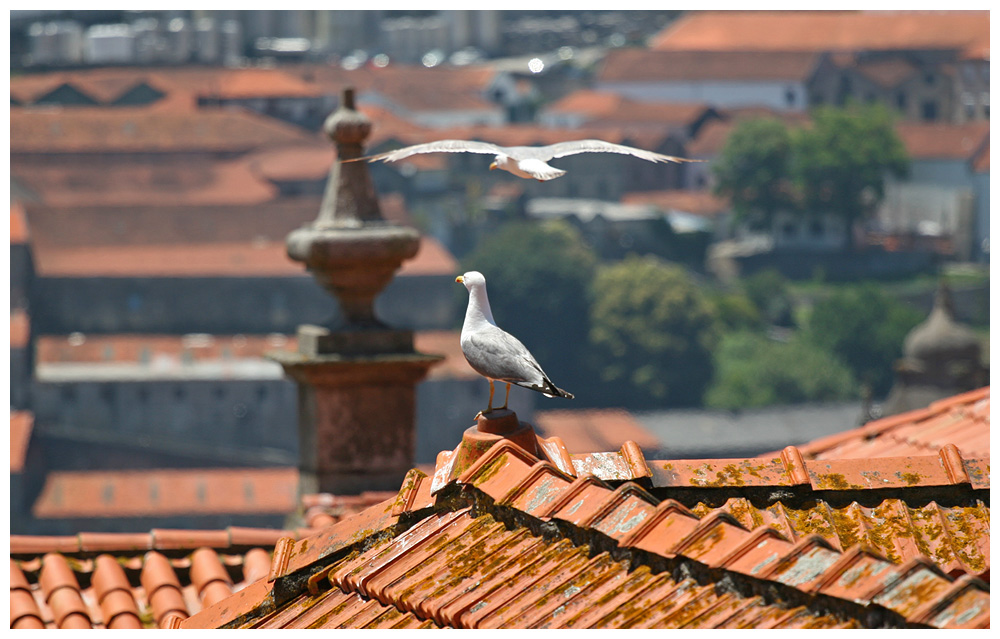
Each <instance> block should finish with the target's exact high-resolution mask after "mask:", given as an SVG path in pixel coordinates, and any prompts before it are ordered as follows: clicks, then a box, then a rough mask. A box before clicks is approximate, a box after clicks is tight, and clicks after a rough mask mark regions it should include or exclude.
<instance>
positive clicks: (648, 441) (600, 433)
mask: <svg viewBox="0 0 1000 639" xmlns="http://www.w3.org/2000/svg"><path fill="white" fill-rule="evenodd" d="M535 426H536V427H537V429H538V432H539V434H541V435H543V436H545V437H559V438H560V439H561V440H562V441H563V443H564V444H566V448H567V450H569V451H572V452H573V453H593V452H598V451H602V450H613V449H614V448H615V446H616V445H617V444H618V442H621V441H625V440H631V441H634V442H635V443H637V444H638V445H639V447H640V448H641V449H643V450H644V451H647V452H649V453H655V452H656V451H658V450H659V449H660V448H661V446H662V444H661V442H660V440H659V439H657V437H656V436H655V435H653V434H652V433H650V432H649V431H648V430H646V429H645V428H644V427H643V425H642V424H640V423H639V422H638V421H637V420H636V419H635V418H634V417H632V415H630V414H629V413H628V412H627V411H624V410H618V409H604V410H546V411H539V412H536V413H535Z"/></svg>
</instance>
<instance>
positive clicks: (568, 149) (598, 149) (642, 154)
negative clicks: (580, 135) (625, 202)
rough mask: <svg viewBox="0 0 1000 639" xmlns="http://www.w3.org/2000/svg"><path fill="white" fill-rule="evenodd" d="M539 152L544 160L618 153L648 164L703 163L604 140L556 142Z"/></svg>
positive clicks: (541, 148) (540, 149)
mask: <svg viewBox="0 0 1000 639" xmlns="http://www.w3.org/2000/svg"><path fill="white" fill-rule="evenodd" d="M539 151H540V152H544V156H542V159H545V160H551V159H552V158H562V157H566V156H567V155H576V154H577V153H618V154H621V155H632V156H635V157H637V158H642V159H643V160H648V161H650V162H703V160H690V159H688V158H679V157H675V156H673V155H663V154H662V153H653V152H652V151H646V150H644V149H637V148H635V147H634V146H625V145H624V144H614V143H613V142H605V141H604V140H573V141H571V142H557V143H555V144H550V145H548V146H543V147H540V148H539Z"/></svg>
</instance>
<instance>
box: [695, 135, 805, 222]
mask: <svg viewBox="0 0 1000 639" xmlns="http://www.w3.org/2000/svg"><path fill="white" fill-rule="evenodd" d="M791 157H792V136H791V134H790V133H789V131H788V129H787V128H786V127H785V125H784V124H782V123H781V122H779V121H778V120H775V119H771V118H764V119H759V120H748V121H746V122H744V123H742V124H740V125H739V126H738V127H736V129H734V130H733V132H732V133H731V134H730V135H729V138H728V139H727V140H726V144H725V146H724V147H723V149H722V152H721V153H720V155H719V159H718V160H716V161H715V162H714V163H713V164H712V171H713V173H714V174H715V178H716V180H717V182H716V187H715V192H716V193H718V194H719V195H723V196H726V197H728V198H729V199H730V201H732V203H733V208H734V209H735V211H736V213H737V215H739V216H740V217H741V218H742V219H745V220H748V221H749V222H751V223H755V224H767V225H769V224H770V222H771V219H772V217H773V216H774V214H775V213H776V212H777V211H779V210H781V209H783V208H787V207H789V206H790V205H791V203H792V192H791V183H790V175H791V172H790V168H789V162H790V161H791Z"/></svg>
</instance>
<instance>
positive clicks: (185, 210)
mask: <svg viewBox="0 0 1000 639" xmlns="http://www.w3.org/2000/svg"><path fill="white" fill-rule="evenodd" d="M319 207H320V198H319V197H315V198H313V197H301V198H283V199H281V200H277V201H274V202H266V203H262V204H256V205H254V206H251V207H247V206H243V205H235V204H219V205H212V206H181V205H172V206H160V205H158V204H157V203H155V202H151V203H147V204H136V205H129V206H121V207H117V206H60V207H49V206H44V205H36V204H31V205H28V206H27V215H28V220H29V223H30V224H31V228H32V246H33V248H34V247H39V246H42V247H81V246H83V247H87V246H91V247H92V246H112V245H127V246H131V245H137V244H152V245H162V244H189V243H213V242H222V243H235V244H240V243H252V242H254V241H257V242H283V241H284V240H285V237H286V236H287V235H288V233H289V232H291V231H293V230H295V229H296V228H298V227H300V226H302V225H303V224H306V223H307V222H310V221H312V220H314V219H315V218H316V215H317V213H318V212H319Z"/></svg>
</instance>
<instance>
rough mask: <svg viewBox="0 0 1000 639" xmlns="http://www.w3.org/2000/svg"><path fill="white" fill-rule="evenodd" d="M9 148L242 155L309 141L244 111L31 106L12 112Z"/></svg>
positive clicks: (14, 151)
mask: <svg viewBox="0 0 1000 639" xmlns="http://www.w3.org/2000/svg"><path fill="white" fill-rule="evenodd" d="M10 124H11V126H10V132H11V135H10V150H11V153H12V154H15V155H16V154H21V153H163V152H185V153H222V152H225V153H245V152H248V151H251V150H254V149H257V148H260V147H261V146H264V145H275V144H293V143H300V142H303V141H305V140H307V139H309V137H310V136H309V135H308V134H306V133H304V132H303V131H301V130H300V129H298V128H296V127H294V126H292V125H290V124H284V123H282V122H280V121H278V120H275V119H273V118H269V117H266V116H262V115H257V114H255V113H251V112H250V111H246V110H243V109H235V108H233V109H222V110H210V109H202V110H199V111H194V112H178V111H163V110H155V109H146V108H141V107H117V108H114V109H109V108H105V107H67V108H57V107H51V108H48V107H47V108H42V107H37V108H36V107H29V108H23V109H13V110H11V113H10Z"/></svg>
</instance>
